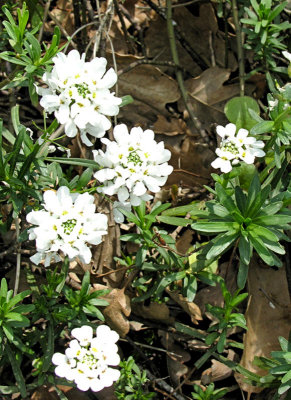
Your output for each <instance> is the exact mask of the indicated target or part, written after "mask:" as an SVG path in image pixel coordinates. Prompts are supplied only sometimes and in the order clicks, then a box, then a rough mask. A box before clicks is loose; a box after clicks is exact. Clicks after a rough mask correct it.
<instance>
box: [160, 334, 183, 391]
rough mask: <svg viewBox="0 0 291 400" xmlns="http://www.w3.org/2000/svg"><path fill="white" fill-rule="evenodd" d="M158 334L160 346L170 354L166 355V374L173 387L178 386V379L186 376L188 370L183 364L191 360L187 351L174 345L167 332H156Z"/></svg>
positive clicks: (172, 338)
mask: <svg viewBox="0 0 291 400" xmlns="http://www.w3.org/2000/svg"><path fill="white" fill-rule="evenodd" d="M158 334H159V336H161V343H162V345H163V346H164V347H165V349H167V350H168V351H169V352H171V353H167V367H168V372H169V375H170V378H171V380H172V382H173V383H174V385H175V386H178V385H179V383H180V378H181V377H182V376H183V375H186V374H187V372H188V370H189V368H188V367H187V365H185V364H184V362H187V361H189V360H191V356H190V354H189V352H188V351H186V350H184V349H183V348H182V347H181V346H180V345H178V344H176V343H175V339H174V336H173V335H171V334H170V333H169V332H164V331H158ZM173 353H174V354H173Z"/></svg>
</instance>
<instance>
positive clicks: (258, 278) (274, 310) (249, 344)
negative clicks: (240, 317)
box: [235, 260, 291, 393]
mask: <svg viewBox="0 0 291 400" xmlns="http://www.w3.org/2000/svg"><path fill="white" fill-rule="evenodd" d="M248 292H249V303H248V308H247V311H246V314H245V317H246V321H247V327H248V330H247V332H246V333H245V335H244V351H243V355H242V359H241V365H242V366H243V367H244V368H247V369H248V370H250V371H251V372H254V373H256V374H259V375H261V376H263V375H265V374H266V371H264V370H262V369H260V368H259V367H257V366H256V365H253V360H254V357H255V356H257V357H270V356H271V352H272V351H276V350H280V345H279V342H278V337H279V336H283V337H285V338H288V335H289V331H290V326H291V313H290V311H291V303H290V297H289V291H288V285H287V279H286V269H285V267H282V268H280V269H278V270H274V269H273V268H271V267H269V266H265V265H261V264H259V262H258V260H253V261H252V262H251V265H250V267H249V275H248ZM235 378H236V380H237V382H238V384H239V385H240V387H241V388H242V390H245V391H246V392H248V393H258V392H260V391H261V390H262V389H261V388H257V387H253V386H251V385H249V384H247V383H245V382H244V377H243V376H241V375H240V374H235Z"/></svg>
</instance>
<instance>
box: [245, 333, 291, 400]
mask: <svg viewBox="0 0 291 400" xmlns="http://www.w3.org/2000/svg"><path fill="white" fill-rule="evenodd" d="M278 339H279V343H280V346H281V351H272V352H271V357H270V358H266V357H255V360H254V364H255V365H257V366H258V367H260V368H262V369H264V370H266V371H268V373H267V375H264V376H260V375H257V374H254V373H250V371H248V370H246V369H245V368H243V367H241V366H238V367H237V370H238V371H239V372H240V373H242V374H243V375H244V376H245V377H246V378H247V381H248V382H249V383H250V384H252V385H254V386H259V387H263V388H276V389H277V393H276V395H275V396H274V398H273V400H278V399H279V398H281V397H280V396H281V395H283V394H284V393H286V394H287V397H286V399H289V398H290V390H291V334H290V335H289V340H287V339H285V338H283V337H282V336H280V337H279V338H278Z"/></svg>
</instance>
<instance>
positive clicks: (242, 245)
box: [238, 235, 252, 264]
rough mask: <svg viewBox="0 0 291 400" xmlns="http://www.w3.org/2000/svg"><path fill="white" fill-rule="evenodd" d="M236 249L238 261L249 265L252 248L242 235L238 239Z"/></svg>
mask: <svg viewBox="0 0 291 400" xmlns="http://www.w3.org/2000/svg"><path fill="white" fill-rule="evenodd" d="M238 249H239V255H240V260H241V261H242V262H243V263H244V264H249V263H250V260H251V256H252V247H251V244H250V242H249V240H248V238H247V237H245V236H244V235H241V237H240V240H239V244H238Z"/></svg>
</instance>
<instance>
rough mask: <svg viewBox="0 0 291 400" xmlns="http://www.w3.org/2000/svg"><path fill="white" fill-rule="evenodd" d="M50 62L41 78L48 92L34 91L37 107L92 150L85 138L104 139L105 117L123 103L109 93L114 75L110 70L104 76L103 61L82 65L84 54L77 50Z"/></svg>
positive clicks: (45, 90) (96, 59) (107, 121)
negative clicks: (38, 97)
mask: <svg viewBox="0 0 291 400" xmlns="http://www.w3.org/2000/svg"><path fill="white" fill-rule="evenodd" d="M53 62H54V67H53V69H52V71H51V72H46V73H45V74H44V75H43V77H42V80H43V81H44V82H45V83H46V84H47V85H48V88H41V87H37V92H38V94H40V95H41V96H42V98H41V100H40V104H41V106H42V107H43V108H44V109H45V111H46V112H48V113H54V115H55V117H56V119H57V120H58V121H59V123H60V124H64V126H65V133H66V135H67V136H69V137H75V136H76V134H77V132H78V131H79V132H80V134H81V139H82V141H83V143H85V144H86V145H87V146H92V143H91V142H90V141H89V139H88V138H87V134H90V135H92V136H94V137H96V138H100V137H102V136H104V134H105V131H107V130H108V129H109V128H110V126H111V122H110V120H109V119H108V118H107V116H114V115H117V114H118V113H119V105H120V103H121V101H122V100H121V99H120V98H118V97H115V96H114V93H110V91H109V89H110V88H111V87H112V86H113V85H115V83H116V81H117V75H116V73H115V72H114V70H113V69H112V68H110V69H109V70H108V71H107V72H106V64H107V61H106V59H105V58H103V57H100V58H94V59H93V60H92V61H90V62H85V54H83V55H82V56H80V54H79V52H78V51H77V50H72V51H70V52H69V54H68V55H65V54H63V53H58V54H57V56H56V57H54V58H53Z"/></svg>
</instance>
